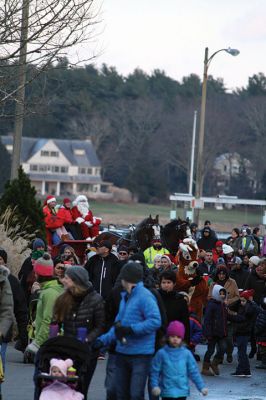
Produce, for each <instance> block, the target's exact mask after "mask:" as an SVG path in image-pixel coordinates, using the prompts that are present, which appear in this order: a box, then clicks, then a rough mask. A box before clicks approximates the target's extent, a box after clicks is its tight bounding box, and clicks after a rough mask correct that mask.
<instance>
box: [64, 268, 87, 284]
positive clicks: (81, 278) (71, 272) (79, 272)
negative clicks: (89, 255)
mask: <svg viewBox="0 0 266 400" xmlns="http://www.w3.org/2000/svg"><path fill="white" fill-rule="evenodd" d="M65 276H68V277H69V278H70V279H72V281H73V282H74V283H76V284H77V285H78V286H81V287H84V288H86V289H88V288H89V287H90V286H91V282H90V280H89V274H88V271H87V270H86V269H85V268H84V267H80V266H79V265H73V266H71V267H68V268H67V269H66V272H65Z"/></svg>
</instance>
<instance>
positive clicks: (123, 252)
mask: <svg viewBox="0 0 266 400" xmlns="http://www.w3.org/2000/svg"><path fill="white" fill-rule="evenodd" d="M118 254H119V255H120V256H127V255H128V253H127V252H126V251H119V253H118Z"/></svg>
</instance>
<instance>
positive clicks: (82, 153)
mask: <svg viewBox="0 0 266 400" xmlns="http://www.w3.org/2000/svg"><path fill="white" fill-rule="evenodd" d="M74 154H75V156H85V150H84V149H74Z"/></svg>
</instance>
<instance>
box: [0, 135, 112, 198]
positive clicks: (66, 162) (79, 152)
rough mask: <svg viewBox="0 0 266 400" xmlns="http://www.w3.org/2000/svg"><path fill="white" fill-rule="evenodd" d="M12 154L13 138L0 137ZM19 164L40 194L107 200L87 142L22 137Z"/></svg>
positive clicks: (96, 161)
mask: <svg viewBox="0 0 266 400" xmlns="http://www.w3.org/2000/svg"><path fill="white" fill-rule="evenodd" d="M0 139H1V141H2V143H3V145H4V146H5V147H6V149H7V151H8V152H9V153H11V154H12V151H13V136H0ZM21 165H22V167H23V170H24V171H25V173H26V174H27V175H28V176H29V178H30V180H31V182H32V185H33V186H35V188H36V190H37V193H38V194H40V195H46V194H52V195H56V196H70V195H76V194H81V193H84V194H86V195H88V196H89V197H94V198H99V197H103V198H105V197H106V198H108V193H107V192H108V189H109V187H110V186H111V183H108V182H103V181H102V178H101V164H100V161H99V159H98V157H97V155H96V152H95V149H94V147H93V144H92V142H91V140H62V139H40V138H29V137H23V138H22V148H21Z"/></svg>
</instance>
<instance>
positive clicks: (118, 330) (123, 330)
mask: <svg viewBox="0 0 266 400" xmlns="http://www.w3.org/2000/svg"><path fill="white" fill-rule="evenodd" d="M133 333H134V332H133V330H132V329H131V328H130V326H122V325H117V326H116V327H115V336H116V337H117V339H118V340H120V341H122V339H123V338H125V336H128V335H132V334H133Z"/></svg>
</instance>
